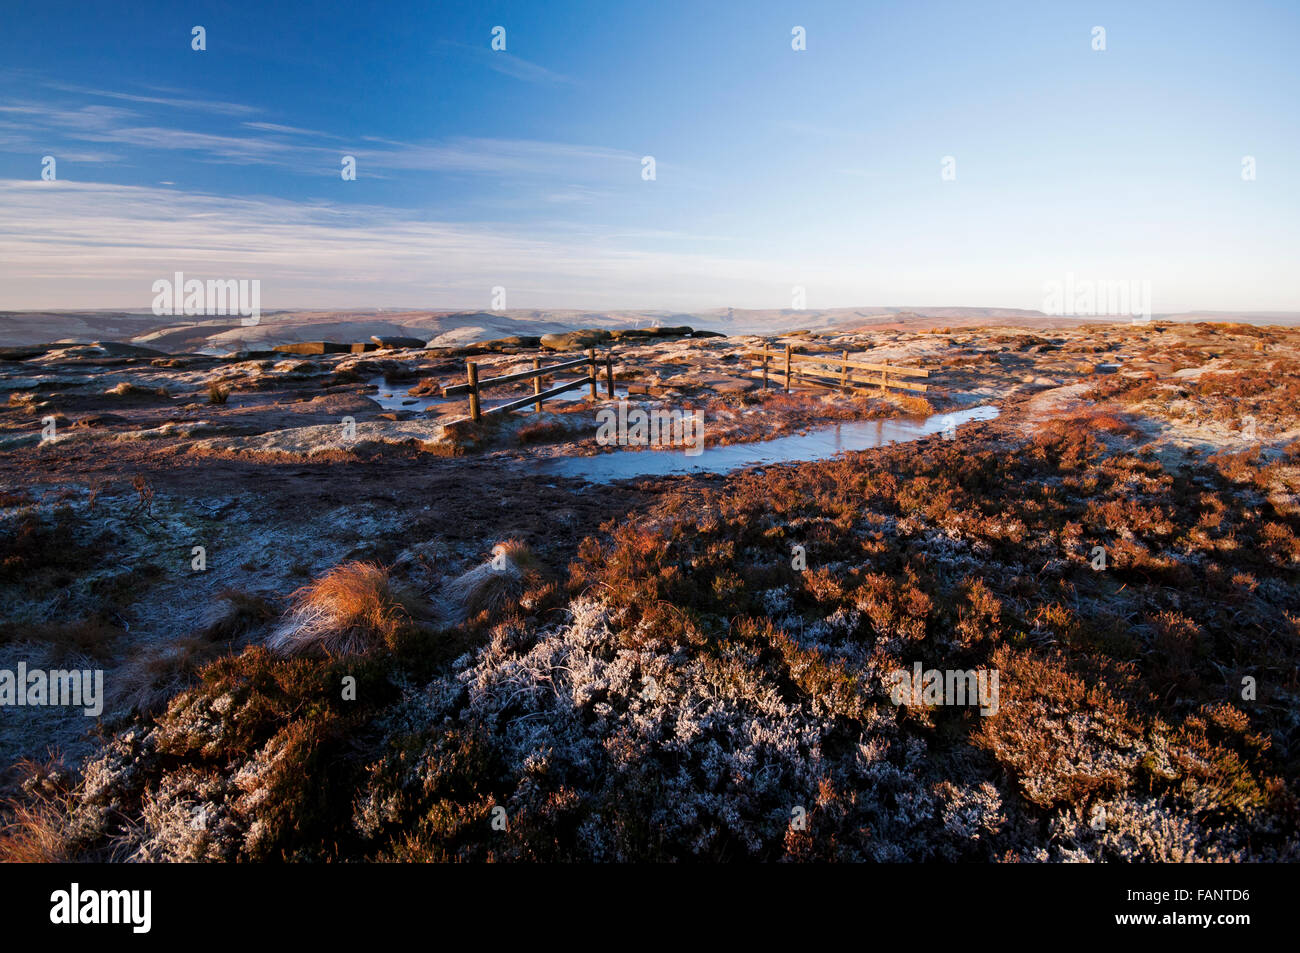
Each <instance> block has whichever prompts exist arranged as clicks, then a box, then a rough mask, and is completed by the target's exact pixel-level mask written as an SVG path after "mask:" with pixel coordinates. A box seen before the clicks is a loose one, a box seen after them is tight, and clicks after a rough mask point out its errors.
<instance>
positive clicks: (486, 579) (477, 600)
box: [443, 539, 540, 621]
mask: <svg viewBox="0 0 1300 953" xmlns="http://www.w3.org/2000/svg"><path fill="white" fill-rule="evenodd" d="M539 570H540V566H539V564H538V562H537V559H536V557H535V556H534V555H533V552H532V550H531V549H529V547H528V545H527V544H526V543H523V542H521V541H520V540H517V539H510V540H506V541H505V542H503V543H498V544H497V545H496V546H495V547H493V551H492V558H491V559H489V560H488V561H487V562H485V563H483V564H481V565H478V566H475V567H474V568H473V569H471V570H469V571H468V572H465V573H462V574H461V575H459V576H457V577H456V578H455V579H453V580H452V581H451V582H450V583H448V584H447V586H446V588H444V589H443V598H444V600H445V611H446V613H447V615H448V616H449V617H450V618H453V619H456V620H459V621H464V620H466V619H473V618H476V617H478V616H480V615H483V614H484V613H486V614H487V616H488V617H495V616H497V615H499V614H500V613H501V612H503V611H504V610H506V609H513V608H515V607H517V606H518V605H519V602H520V600H521V599H522V598H523V596H524V593H525V592H527V591H528V590H529V588H530V587H531V586H532V585H534V584H535V583H536V582H537V581H538V579H539Z"/></svg>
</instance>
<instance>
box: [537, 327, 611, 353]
mask: <svg viewBox="0 0 1300 953" xmlns="http://www.w3.org/2000/svg"><path fill="white" fill-rule="evenodd" d="M611 338H612V336H611V335H610V333H609V332H608V331H606V330H603V329H601V328H585V329H583V330H581V331H565V332H564V333H563V334H543V335H542V337H541V345H542V347H544V348H546V349H547V350H548V351H579V350H582V349H583V348H589V347H595V346H596V345H597V344H604V343H605V342H606V341H609V340H611Z"/></svg>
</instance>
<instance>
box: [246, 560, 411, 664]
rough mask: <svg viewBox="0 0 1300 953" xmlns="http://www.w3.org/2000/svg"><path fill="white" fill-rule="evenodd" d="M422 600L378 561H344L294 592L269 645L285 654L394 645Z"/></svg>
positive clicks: (338, 652)
mask: <svg viewBox="0 0 1300 953" xmlns="http://www.w3.org/2000/svg"><path fill="white" fill-rule="evenodd" d="M420 608H421V606H420V603H419V600H418V599H417V598H416V597H415V596H414V595H413V594H411V593H408V592H405V591H403V590H401V589H400V588H398V587H397V586H396V585H394V583H393V581H392V579H391V578H390V577H389V573H388V570H387V569H385V568H384V567H383V566H380V565H378V564H377V563H371V562H361V561H353V562H347V563H343V564H342V565H340V566H336V567H334V568H333V569H331V570H330V571H329V572H327V573H326V574H325V575H324V576H321V577H320V578H319V579H317V580H315V581H314V582H312V583H309V584H308V585H306V586H303V587H302V588H301V589H299V590H298V591H297V592H295V593H294V606H293V608H292V609H291V610H290V612H289V615H288V617H287V618H286V619H285V621H284V622H283V623H282V624H281V625H280V626H279V627H278V628H277V629H276V630H275V631H274V632H272V633H271V636H270V638H269V639H268V640H267V646H268V647H269V648H270V649H272V650H273V651H276V652H280V653H282V654H286V655H299V654H304V653H321V652H323V653H325V654H327V655H357V654H365V653H368V652H371V651H374V650H375V649H377V648H380V647H381V646H384V647H387V648H389V649H393V648H395V647H396V646H397V643H398V642H399V641H400V640H401V637H402V636H403V635H404V634H405V633H406V632H408V631H409V630H411V629H412V628H413V626H414V619H415V618H416V616H417V615H419V614H420Z"/></svg>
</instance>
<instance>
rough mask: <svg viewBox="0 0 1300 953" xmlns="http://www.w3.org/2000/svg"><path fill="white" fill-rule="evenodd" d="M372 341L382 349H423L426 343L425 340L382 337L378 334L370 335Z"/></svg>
mask: <svg viewBox="0 0 1300 953" xmlns="http://www.w3.org/2000/svg"><path fill="white" fill-rule="evenodd" d="M370 340H372V341H374V342H375V344H377V345H378V346H379V347H381V348H407V347H418V348H423V347H424V345H425V341H424V339H423V338H404V337H380V336H379V335H378V334H372V335H370Z"/></svg>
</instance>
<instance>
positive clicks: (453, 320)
mask: <svg viewBox="0 0 1300 953" xmlns="http://www.w3.org/2000/svg"><path fill="white" fill-rule="evenodd" d="M1152 317H1153V319H1155V320H1159V321H1216V322H1241V323H1247V324H1282V325H1294V324H1300V312H1295V311H1270V312H1237V311H1231V312H1229V311H1200V312H1184V313H1179V314H1157V315H1153V316H1152ZM1127 320H1128V319H1127V318H1123V317H1117V318H1077V317H1059V316H1053V315H1047V314H1043V313H1042V312H1041V311H1027V310H1023V309H1019V308H962V307H948V306H941V307H921V306H918V307H876V306H870V307H857V308H822V309H806V310H801V311H796V310H794V309H772V310H752V309H742V308H715V309H711V310H705V311H689V312H688V311H650V310H647V311H637V310H627V311H572V310H560V309H556V310H526V309H518V308H516V309H511V310H508V311H422V310H414V309H413V310H409V311H405V310H399V311H394V310H389V309H373V310H368V309H349V310H339V311H276V312H267V313H265V314H263V315H262V318H261V321H260V323H259V324H258V325H256V326H255V327H244V326H243V325H242V324H241V323H240V321H239V319H238V317H220V318H199V319H189V320H187V319H184V318H180V319H178V318H174V317H162V318H160V317H156V316H154V315H153V314H151V313H149V312H143V313H142V312H137V311H112V310H104V311H0V346H15V345H27V344H44V343H47V342H50V341H59V340H77V341H122V342H128V343H132V344H141V345H146V346H148V347H153V348H157V349H158V350H162V351H168V352H173V353H175V352H182V351H206V352H209V353H224V352H226V351H234V350H238V349H240V348H250V347H252V348H257V347H271V346H273V345H276V344H290V343H294V342H297V341H314V340H334V341H343V342H350V341H364V340H369V338H370V336H371V335H380V336H402V337H418V338H423V339H424V340H426V341H435V342H437V343H438V344H440V345H442V344H448V345H454V344H468V343H473V342H475V341H486V340H491V339H492V338H500V337H510V336H512V335H517V334H532V335H537V334H548V333H551V332H556V331H566V330H571V329H573V328H581V327H598V328H635V327H650V326H652V325H660V326H668V325H690V326H691V327H695V328H701V329H704V330H710V331H721V332H722V333H724V334H773V335H774V334H780V333H783V332H786V331H793V330H798V329H807V330H809V331H831V330H835V331H855V330H864V329H871V328H878V329H880V330H886V329H902V328H911V329H918V330H919V329H924V328H932V327H977V326H980V325H987V324H997V325H1002V326H1015V327H1026V328H1053V327H1074V326H1076V325H1079V324H1084V323H1088V322H1090V321H1106V322H1111V321H1127Z"/></svg>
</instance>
